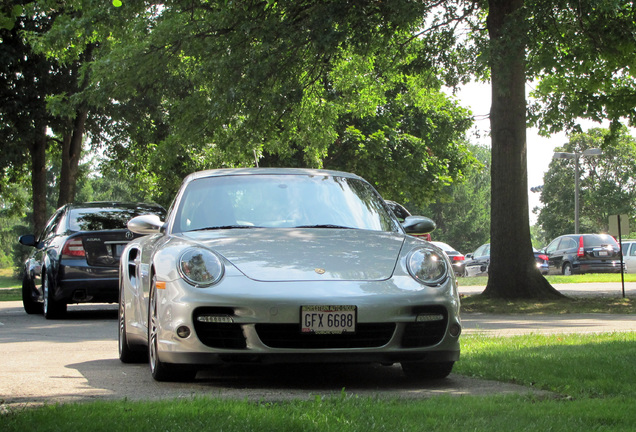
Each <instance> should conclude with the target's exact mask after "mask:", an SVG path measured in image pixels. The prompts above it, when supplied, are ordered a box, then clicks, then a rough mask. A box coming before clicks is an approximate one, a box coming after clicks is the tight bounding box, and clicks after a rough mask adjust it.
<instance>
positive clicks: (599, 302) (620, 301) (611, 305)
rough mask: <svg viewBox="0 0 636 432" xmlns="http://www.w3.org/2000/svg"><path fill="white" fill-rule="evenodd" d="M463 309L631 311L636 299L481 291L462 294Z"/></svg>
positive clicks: (547, 312) (548, 312) (494, 311)
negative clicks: (542, 297)
mask: <svg viewBox="0 0 636 432" xmlns="http://www.w3.org/2000/svg"><path fill="white" fill-rule="evenodd" d="M461 303H462V307H461V309H462V312H463V313H487V314H503V315H506V314H542V315H562V314H574V313H610V314H634V313H636V301H634V299H631V298H618V297H616V298H608V297H576V298H563V299H560V300H546V301H534V300H515V301H509V300H500V299H489V298H486V297H483V296H481V295H468V296H463V297H462V299H461Z"/></svg>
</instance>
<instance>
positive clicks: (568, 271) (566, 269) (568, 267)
mask: <svg viewBox="0 0 636 432" xmlns="http://www.w3.org/2000/svg"><path fill="white" fill-rule="evenodd" d="M561 273H563V275H564V276H572V275H573V274H574V273H572V264H570V263H565V264H563V268H562V269H561Z"/></svg>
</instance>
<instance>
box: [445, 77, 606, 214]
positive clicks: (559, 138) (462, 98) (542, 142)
mask: <svg viewBox="0 0 636 432" xmlns="http://www.w3.org/2000/svg"><path fill="white" fill-rule="evenodd" d="M529 91H530V88H528V89H527V90H526V93H529ZM455 97H456V98H457V99H458V101H459V102H460V104H461V105H462V106H464V107H466V108H469V109H470V110H471V111H472V112H473V116H474V117H475V119H476V120H475V126H474V129H475V130H476V131H477V132H479V136H480V137H481V139H480V140H479V141H478V143H479V144H484V145H487V146H488V147H490V137H489V133H490V120H489V119H488V114H489V112H490V102H491V96H490V84H487V83H486V84H484V83H470V84H467V85H465V86H463V87H462V88H461V89H460V90H459V92H457V93H456V95H455ZM597 127H598V125H597ZM583 129H584V130H585V129H587V128H586V127H585V125H584V127H583ZM526 139H527V142H528V204H529V208H530V224H531V225H533V224H534V223H535V222H536V220H537V215H536V214H534V213H532V209H534V208H535V207H538V206H541V201H540V200H539V195H540V194H539V193H535V192H532V191H530V188H531V187H535V186H541V185H542V184H543V174H544V173H545V172H546V171H547V170H548V166H549V165H550V161H551V160H552V155H553V154H554V149H555V148H556V147H560V146H563V145H564V144H565V143H566V142H568V136H567V135H566V134H565V133H558V134H554V135H552V136H550V137H542V136H539V134H538V133H537V129H535V128H533V129H528V131H527V136H526ZM471 141H472V142H475V140H474V139H472V138H471ZM572 188H573V190H572V193H574V179H572ZM572 212H574V210H572Z"/></svg>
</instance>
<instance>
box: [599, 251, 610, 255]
mask: <svg viewBox="0 0 636 432" xmlns="http://www.w3.org/2000/svg"><path fill="white" fill-rule="evenodd" d="M598 256H609V252H607V251H600V252H599V253H598Z"/></svg>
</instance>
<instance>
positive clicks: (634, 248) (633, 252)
mask: <svg viewBox="0 0 636 432" xmlns="http://www.w3.org/2000/svg"><path fill="white" fill-rule="evenodd" d="M629 256H636V242H635V243H632V244H631V246H630V249H629Z"/></svg>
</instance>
